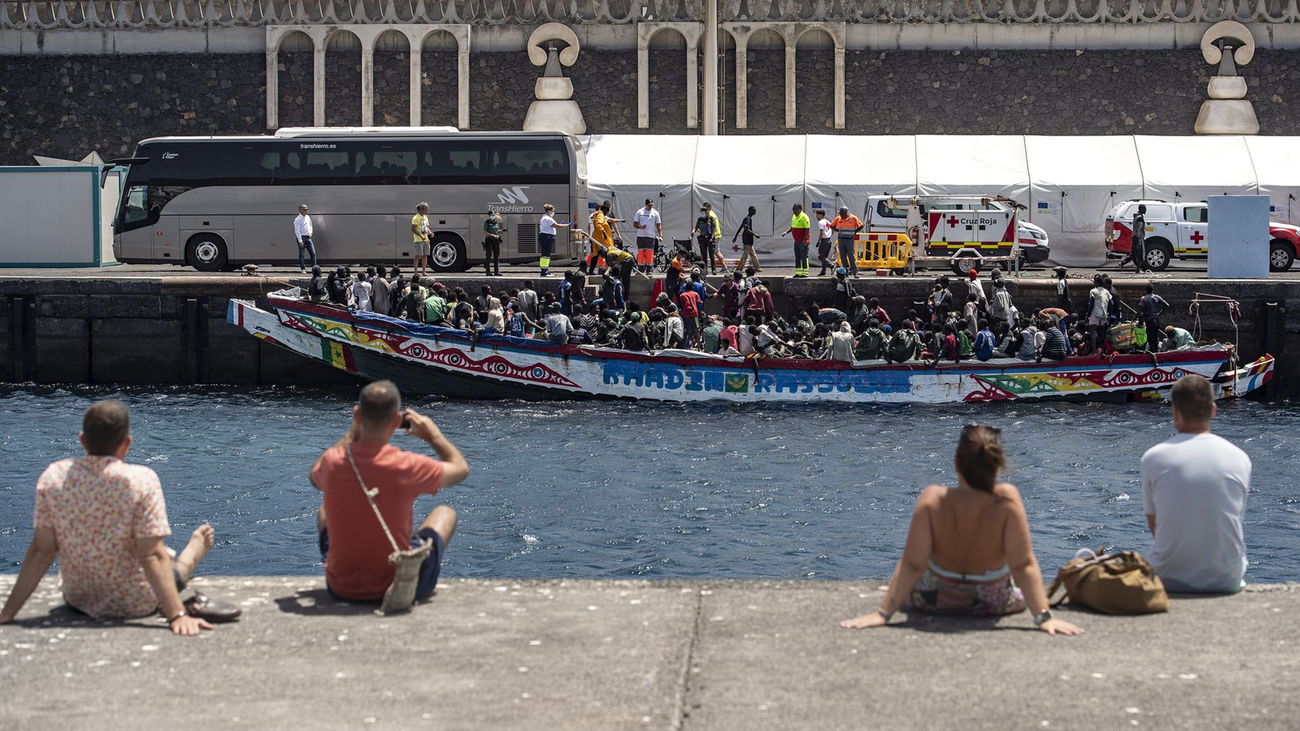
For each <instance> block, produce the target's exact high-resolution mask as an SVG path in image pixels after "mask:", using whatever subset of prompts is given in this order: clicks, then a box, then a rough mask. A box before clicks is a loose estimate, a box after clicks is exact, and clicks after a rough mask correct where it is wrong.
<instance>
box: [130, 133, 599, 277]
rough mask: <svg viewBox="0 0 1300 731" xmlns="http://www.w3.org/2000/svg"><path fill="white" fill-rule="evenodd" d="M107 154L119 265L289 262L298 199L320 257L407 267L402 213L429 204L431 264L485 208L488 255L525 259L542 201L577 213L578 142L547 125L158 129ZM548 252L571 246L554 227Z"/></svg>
mask: <svg viewBox="0 0 1300 731" xmlns="http://www.w3.org/2000/svg"><path fill="white" fill-rule="evenodd" d="M119 163H120V164H122V165H124V166H126V167H127V168H128V169H127V173H126V178H125V183H124V191H123V195H122V203H121V204H120V206H119V208H118V212H117V216H116V219H115V221H114V225H113V228H114V236H113V252H114V254H115V255H116V256H117V259H118V261H122V262H128V263H151V264H157V263H164V264H166V263H171V264H179V265H188V266H192V267H194V268H195V269H198V270H200V271H205V272H213V271H221V270H228V269H233V268H236V267H238V266H240V265H242V264H246V263H257V264H263V265H268V264H271V265H296V264H297V263H298V244H297V241H296V240H295V238H294V228H293V219H294V217H295V216H297V215H298V206H299V205H301V204H306V205H307V206H308V208H309V210H310V213H311V218H312V226H313V229H314V235H313V237H312V239H313V243H314V244H315V248H316V254H317V258H318V260H319V261H320V263H322V264H407V265H409V264H411V263H412V262H413V261H414V260H415V254H416V251H415V248H414V247H413V246H412V243H413V241H414V237H413V236H412V234H411V217H412V216H413V215H414V214H415V206H416V204H417V203H419V202H421V201H424V202H427V203H428V204H429V226H430V229H431V236H430V242H431V244H432V251H431V254H430V256H429V266H430V268H431V269H433V270H435V271H440V272H453V271H462V270H464V269H467V268H468V267H469V266H470V264H471V263H472V262H475V261H481V260H482V258H483V248H482V246H481V244H482V241H483V220H484V219H485V218H486V217H487V213H488V211H489V210H495V211H497V212H498V213H500V214H501V216H502V219H503V222H504V224H505V234H504V239H505V241H504V244H503V246H502V250H501V259H502V261H506V262H527V261H536V259H537V253H538V251H537V226H538V221H539V219H540V218H541V215H542V206H543V205H544V204H546V203H551V204H553V205H554V206H555V219H556V220H557V221H561V222H566V221H568V222H572V221H574V220H577V219H576V217H581V220H582V222H583V223H585V221H586V215H587V180H586V178H587V164H586V156H585V152H584V151H583V149H582V143H581V142H580V141H579V140H578V139H577V138H575V137H573V136H572V135H567V134H563V133H558V132H458V131H456V130H455V129H452V128H373V129H369V128H337V129H329V128H287V129H282V130H279V131H277V132H276V133H275V135H274V136H249V137H158V138H153V139H147V140H144V141H143V142H141V143H140V144H139V145H138V146H137V147H136V151H135V156H134V157H132V158H130V159H128V160H124V161H119ZM554 256H555V258H556V259H560V260H563V259H566V258H569V259H572V258H576V257H577V256H578V245H577V242H576V241H574V240H573V238H572V237H571V236H568V235H565V233H564V232H563V231H562V232H561V233H560V235H558V236H557V242H556V252H555V254H554Z"/></svg>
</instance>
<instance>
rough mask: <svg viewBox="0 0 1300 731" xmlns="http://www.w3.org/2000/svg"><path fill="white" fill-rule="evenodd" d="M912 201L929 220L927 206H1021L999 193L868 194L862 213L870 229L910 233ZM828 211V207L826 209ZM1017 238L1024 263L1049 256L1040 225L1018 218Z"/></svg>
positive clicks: (1006, 208) (1013, 209) (923, 237)
mask: <svg viewBox="0 0 1300 731" xmlns="http://www.w3.org/2000/svg"><path fill="white" fill-rule="evenodd" d="M913 201H915V202H916V204H917V206H918V207H919V208H920V214H921V221H923V222H924V221H928V220H929V216H928V215H927V214H928V211H929V210H930V209H942V210H945V211H952V210H958V211H962V210H988V209H994V210H1002V211H1009V212H1017V213H1018V212H1019V211H1020V210H1023V209H1024V206H1022V205H1020V204H1018V203H1016V202H1015V201H1013V200H1011V199H1010V198H1004V197H1002V196H977V195H951V196H890V195H873V196H870V197H869V198H867V210H866V215H865V216H863V217H862V220H863V223H864V224H865V226H866V231H868V232H870V233H909V235H910V232H909V231H908V226H907V212H908V208H909V207H910V206H911V204H912V202H913ZM827 213H828V214H829V213H830V211H827ZM928 233H929V232H928V231H927V232H922V235H920V236H912V238H913V239H916V238H920V239H921V241H919V242H917V243H918V244H920V243H923V242H924V241H926V240H928V238H929V237H928ZM1017 238H1018V239H1019V244H1020V255H1021V256H1022V257H1023V259H1024V262H1025V263H1026V264H1039V263H1041V262H1044V261H1047V259H1048V257H1050V256H1051V253H1052V252H1051V248H1050V246H1049V242H1048V239H1047V232H1046V231H1044V230H1043V229H1042V227H1040V226H1037V225H1035V224H1032V223H1029V222H1028V221H1020V220H1019V219H1017Z"/></svg>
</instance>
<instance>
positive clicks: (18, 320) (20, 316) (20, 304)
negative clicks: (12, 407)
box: [9, 296, 27, 383]
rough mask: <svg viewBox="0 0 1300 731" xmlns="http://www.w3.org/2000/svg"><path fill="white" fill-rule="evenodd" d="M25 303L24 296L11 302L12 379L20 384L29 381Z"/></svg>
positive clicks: (10, 349) (10, 347) (10, 350)
mask: <svg viewBox="0 0 1300 731" xmlns="http://www.w3.org/2000/svg"><path fill="white" fill-rule="evenodd" d="M24 302H25V299H24V298H23V297H22V296H15V297H13V298H12V299H10V301H9V352H10V353H12V354H13V359H14V360H13V368H14V372H13V375H12V379H13V380H14V381H15V382H18V383H21V382H23V381H26V380H27V351H26V349H25V348H24V347H23V345H24V341H25V338H24V334H25V332H26V328H25V327H24V325H25V324H26V323H25V322H24V319H25V318H24V314H25V312H26V307H25V306H24Z"/></svg>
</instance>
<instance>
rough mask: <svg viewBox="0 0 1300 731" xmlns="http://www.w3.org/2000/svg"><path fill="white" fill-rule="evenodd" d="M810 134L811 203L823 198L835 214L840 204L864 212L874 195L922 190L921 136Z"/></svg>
mask: <svg viewBox="0 0 1300 731" xmlns="http://www.w3.org/2000/svg"><path fill="white" fill-rule="evenodd" d="M807 139H808V146H807V151H806V153H805V162H804V188H805V191H806V194H807V196H808V205H809V207H811V208H816V207H817V205H818V204H821V205H822V206H823V207H824V208H825V209H826V215H828V216H831V217H834V216H835V211H836V210H837V209H838V208H839V207H840V206H847V207H848V209H849V210H850V211H852V212H853V213H855V214H856V215H858V216H859V217H861V216H862V215H863V212H864V211H865V209H866V205H867V197H868V196H872V195H879V194H882V193H886V194H890V195H902V196H907V195H914V194H915V193H916V139H915V138H914V137H912V136H910V135H874V136H856V135H855V136H848V135H809V136H808V138H807ZM782 230H784V229H782Z"/></svg>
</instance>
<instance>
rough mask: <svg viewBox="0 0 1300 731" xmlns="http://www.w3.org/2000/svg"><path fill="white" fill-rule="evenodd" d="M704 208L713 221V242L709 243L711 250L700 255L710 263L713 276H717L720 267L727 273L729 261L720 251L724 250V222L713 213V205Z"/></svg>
mask: <svg viewBox="0 0 1300 731" xmlns="http://www.w3.org/2000/svg"><path fill="white" fill-rule="evenodd" d="M704 207H705V209H707V211H708V214H709V219H710V220H712V221H713V240H712V241H710V242H709V250H708V251H701V252H700V254H702V255H703V256H704V260H705V261H706V262H708V263H709V269H710V270H712V271H711V272H710V273H711V274H717V273H718V268H719V267H721V268H722V271H724V272H725V271H727V260H726V259H724V258H723V257H722V252H721V251H719V250H720V249H721V248H722V221H720V220H718V214H717V213H714V212H713V204H712V203H705V204H704Z"/></svg>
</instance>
